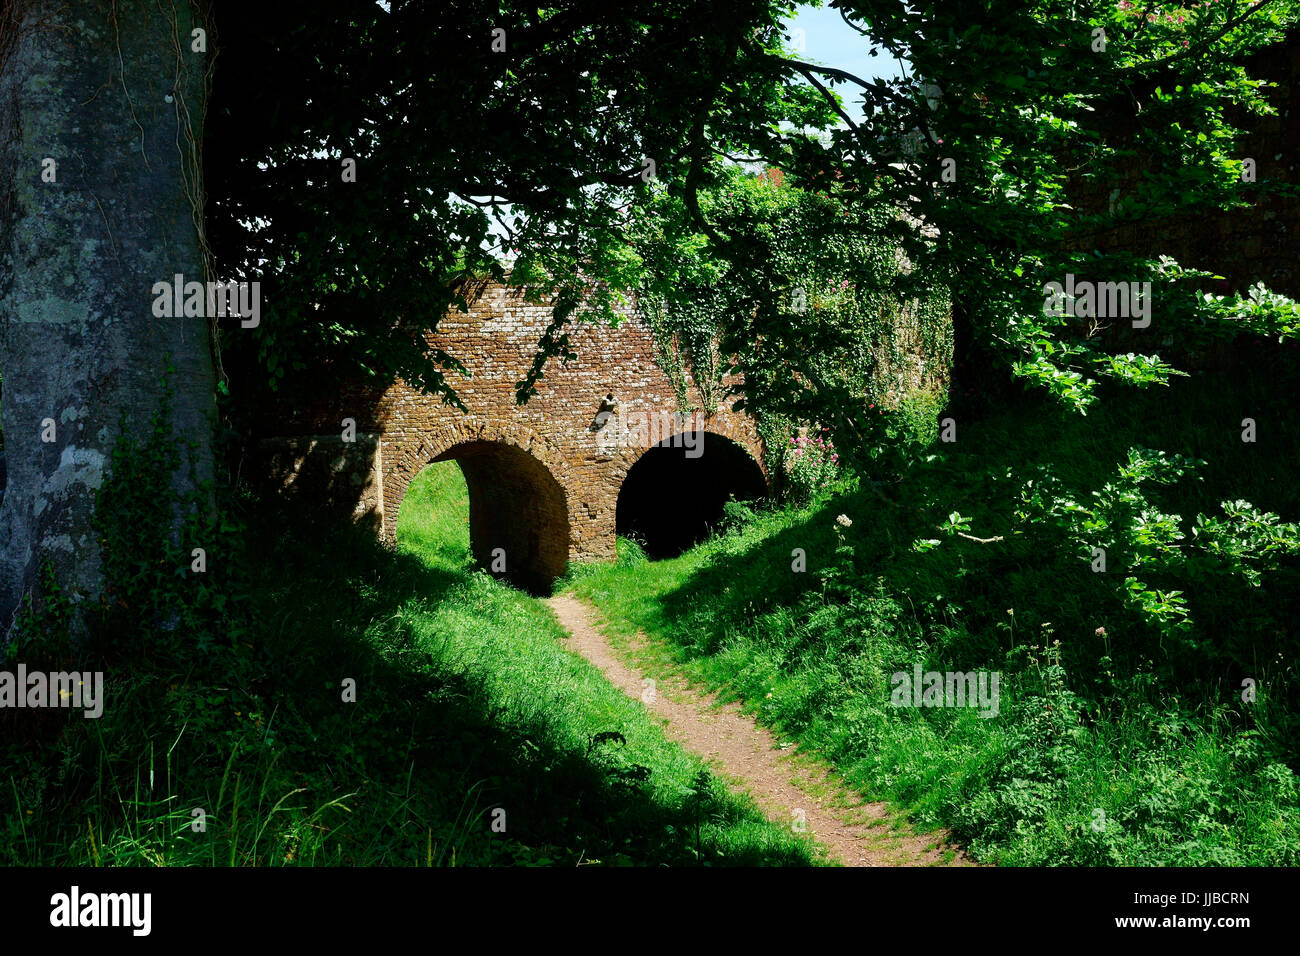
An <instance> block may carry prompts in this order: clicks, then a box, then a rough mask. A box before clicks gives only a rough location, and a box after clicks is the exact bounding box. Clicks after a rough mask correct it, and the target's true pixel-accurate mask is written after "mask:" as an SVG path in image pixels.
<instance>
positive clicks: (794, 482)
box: [784, 429, 840, 505]
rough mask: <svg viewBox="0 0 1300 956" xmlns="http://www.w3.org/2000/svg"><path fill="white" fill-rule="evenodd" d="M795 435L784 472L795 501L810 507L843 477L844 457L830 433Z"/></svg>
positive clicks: (789, 448)
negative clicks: (842, 458)
mask: <svg viewBox="0 0 1300 956" xmlns="http://www.w3.org/2000/svg"><path fill="white" fill-rule="evenodd" d="M828 432H829V429H822V431H821V433H817V432H813V433H812V434H810V435H795V436H793V437H792V438H791V439H790V441H789V444H788V445H787V446H786V450H785V461H784V471H785V476H786V479H787V481H788V490H789V494H790V496H791V498H792V499H793V500H794V501H795V502H796V503H797V504H799V505H807V504H808V503H809V502H811V501H812V500H813V499H814V498H815V497H817V496H818V495H820V494H821V493H822V492H824V491H827V490H828V489H830V488H831V487H832V486H833V485H834V484H835V481H836V479H837V478H838V477H839V474H840V456H839V453H838V452H836V451H835V443H834V442H833V441H831V439H830V436H829V434H828Z"/></svg>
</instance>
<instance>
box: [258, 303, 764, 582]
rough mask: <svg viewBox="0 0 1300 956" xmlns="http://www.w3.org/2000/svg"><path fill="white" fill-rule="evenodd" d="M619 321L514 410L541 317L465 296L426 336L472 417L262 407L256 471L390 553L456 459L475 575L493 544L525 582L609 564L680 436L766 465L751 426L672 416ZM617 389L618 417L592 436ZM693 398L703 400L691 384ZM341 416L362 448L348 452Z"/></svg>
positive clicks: (649, 347)
mask: <svg viewBox="0 0 1300 956" xmlns="http://www.w3.org/2000/svg"><path fill="white" fill-rule="evenodd" d="M625 315H626V317H625V319H624V321H623V322H622V323H621V324H620V325H619V326H618V327H617V328H610V327H609V326H607V325H605V324H590V325H588V324H577V325H575V326H574V327H573V329H572V330H571V332H570V342H571V345H572V348H573V350H574V351H575V352H576V353H577V358H576V359H575V360H573V361H570V362H569V363H568V365H567V366H565V365H562V364H561V363H560V361H559V360H558V359H552V360H550V362H548V364H547V366H546V370H545V374H544V376H543V378H542V380H541V381H540V382H539V384H538V394H537V395H536V396H534V397H533V398H532V399H530V400H529V401H528V402H527V403H526V404H525V405H522V406H521V405H517V404H516V402H515V387H516V383H517V382H518V381H519V380H520V379H522V378H523V376H524V374H525V372H526V371H527V369H528V368H529V366H530V364H531V362H532V359H533V356H534V354H535V352H536V349H537V343H538V341H539V339H540V338H541V336H542V334H543V332H544V331H545V329H546V327H547V326H548V325H549V324H550V321H551V308H550V306H549V305H546V304H543V305H535V304H530V303H528V302H526V301H525V300H524V298H523V294H522V291H521V290H519V289H515V288H507V287H503V286H499V285H496V284H485V285H483V286H481V287H480V288H478V289H477V290H475V292H474V294H473V295H472V296H471V297H470V309H469V312H468V313H462V312H459V311H452V312H450V313H449V314H448V315H446V316H445V317H444V318H443V319H442V320H441V321H440V323H439V327H438V331H437V332H436V333H435V334H433V335H432V336H430V337H429V343H430V345H431V346H433V347H437V348H441V349H444V350H445V351H446V352H448V353H449V354H451V355H453V356H455V357H456V358H458V359H459V360H460V361H461V362H462V363H464V365H465V366H466V368H467V370H468V371H469V373H470V375H469V377H462V376H459V375H457V374H455V373H451V374H450V375H449V377H450V381H451V384H452V385H453V387H454V388H455V389H456V391H457V392H458V394H459V396H460V398H461V401H463V402H464V403H465V405H466V407H467V409H468V414H464V413H462V412H460V411H459V410H458V409H456V408H454V407H453V406H450V405H447V404H444V403H443V402H442V400H441V399H440V398H434V397H430V396H427V395H423V394H421V393H419V392H417V391H416V390H415V389H412V388H410V387H409V386H407V385H406V384H405V383H401V382H399V383H398V384H396V385H394V386H392V387H390V388H388V389H386V390H382V391H369V392H368V391H366V390H365V389H363V388H360V387H357V388H352V389H345V390H344V391H343V393H342V394H339V395H336V396H321V397H320V398H319V400H318V401H316V402H315V403H314V404H313V405H311V406H310V407H305V408H300V409H296V410H292V411H286V410H283V409H277V410H273V411H271V410H268V413H267V416H266V424H265V426H264V427H266V428H268V429H271V432H270V433H272V434H275V435H276V436H277V437H275V438H272V439H267V440H265V441H264V442H262V446H261V447H262V453H263V454H262V460H261V462H260V463H259V465H258V467H259V468H260V469H263V473H265V474H269V475H271V476H272V477H273V479H274V480H275V481H276V482H277V484H278V486H279V487H282V488H291V487H293V486H294V485H295V484H296V485H298V486H300V487H301V488H304V489H307V488H309V489H311V493H312V494H313V496H314V497H317V496H320V495H326V496H329V497H330V498H331V500H332V501H333V502H334V506H335V507H336V508H337V509H338V510H339V511H340V512H350V513H352V514H353V516H354V517H358V518H366V519H367V520H370V521H372V522H373V523H374V524H375V526H376V527H377V530H378V532H379V533H380V535H381V536H382V537H383V538H384V540H386V541H388V542H389V543H392V542H393V540H394V533H395V529H396V521H397V513H398V509H399V508H400V507H401V503H402V498H403V496H404V495H405V494H406V489H407V487H408V486H409V484H410V482H411V480H412V479H413V478H414V477H415V476H416V475H417V474H418V473H419V471H420V470H421V469H422V468H423V467H424V466H425V465H427V464H429V463H430V462H434V461H443V460H448V459H455V460H456V461H457V462H458V463H459V464H460V466H461V469H462V471H463V472H464V473H465V477H466V481H467V483H468V485H469V489H470V511H471V514H470V522H471V543H472V547H473V550H474V554H475V557H476V558H477V559H478V560H479V561H480V562H481V563H482V564H484V566H487V567H491V566H492V561H493V552H494V551H495V550H496V549H498V548H500V549H501V550H502V551H503V552H504V560H505V562H506V569H507V573H513V574H514V575H515V576H516V577H518V578H520V579H521V583H524V584H525V585H532V584H534V583H539V582H541V581H543V580H548V579H549V578H550V577H553V576H554V575H556V574H558V573H560V572H562V571H563V568H564V564H565V562H566V561H568V560H584V559H592V558H608V557H612V556H613V555H614V539H615V510H616V505H617V502H618V493H619V489H620V487H621V486H622V483H623V479H624V477H625V476H626V475H627V472H628V469H629V468H631V467H632V465H633V464H634V463H635V462H636V461H637V459H638V458H639V457H640V456H641V455H642V454H643V453H644V452H645V451H646V450H647V449H648V448H650V447H651V446H653V445H654V444H656V443H658V442H659V441H661V440H664V439H668V438H671V437H672V434H673V433H674V432H679V431H680V430H681V429H682V427H683V426H684V427H685V428H698V429H702V430H703V431H705V432H707V433H710V434H713V435H718V436H721V437H723V438H725V439H728V440H730V441H732V442H735V443H736V444H737V445H739V446H740V447H742V448H743V449H745V450H746V452H747V453H748V457H749V459H750V460H752V462H753V463H754V465H756V466H757V467H758V468H759V469H763V467H764V466H763V454H762V443H761V441H760V439H759V437H758V433H757V430H756V428H755V424H754V421H753V420H752V419H751V418H749V417H748V416H746V415H743V414H737V413H734V412H731V411H730V410H728V409H726V408H723V409H721V410H719V411H718V412H716V413H714V414H712V415H705V414H704V413H703V412H697V413H695V415H694V417H693V418H691V419H687V420H683V419H681V417H680V415H679V414H678V407H677V400H676V397H675V393H674V391H673V388H672V385H671V383H670V382H669V380H668V377H667V375H666V374H665V373H664V371H663V370H662V369H661V368H660V366H659V365H658V364H657V363H656V362H655V359H654V346H653V341H652V338H651V333H650V330H649V328H648V327H647V326H646V325H645V324H644V322H643V321H641V320H640V319H639V318H638V317H637V316H636V315H634V314H633V313H631V312H630V311H628V312H627V313H625ZM611 393H612V394H613V395H614V397H615V401H616V403H617V407H616V409H615V410H614V411H613V412H612V413H608V417H607V419H606V421H605V424H604V425H603V427H600V428H597V427H595V425H596V424H597V417H598V415H599V414H600V412H601V407H602V406H601V402H602V400H603V399H604V398H605V396H607V395H609V394H611ZM691 395H692V400H693V401H694V402H695V403H696V404H702V403H701V402H700V396H699V393H698V390H697V389H696V388H695V387H694V385H693V384H692V386H691ZM349 418H350V419H353V420H354V422H355V428H356V432H357V435H358V441H357V442H356V443H346V442H343V441H342V437H341V435H342V431H343V427H344V425H343V422H344V420H345V419H349Z"/></svg>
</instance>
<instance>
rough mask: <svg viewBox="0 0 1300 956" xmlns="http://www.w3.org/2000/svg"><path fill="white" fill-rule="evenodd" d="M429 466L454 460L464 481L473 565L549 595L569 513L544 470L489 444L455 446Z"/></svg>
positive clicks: (564, 553)
mask: <svg viewBox="0 0 1300 956" xmlns="http://www.w3.org/2000/svg"><path fill="white" fill-rule="evenodd" d="M434 461H436V462H445V461H455V462H456V464H457V465H459V466H460V470H461V473H462V474H463V475H464V476H465V486H466V489H467V491H468V495H469V547H470V553H471V554H472V555H473V557H474V561H475V563H476V564H478V566H479V567H480V568H482V569H483V570H485V571H488V572H489V573H491V574H493V575H495V576H496V577H500V578H504V579H505V580H507V581H509V582H510V583H511V584H513V585H514V586H515V587H519V588H522V589H524V590H526V591H528V592H529V593H530V594H538V595H548V594H550V593H551V585H552V583H553V582H554V581H555V579H556V578H557V577H559V576H560V575H562V574H563V573H564V571H565V568H566V567H567V566H568V561H569V509H568V505H567V504H566V502H565V497H564V489H563V488H561V487H560V483H559V482H557V481H556V480H555V478H554V477H553V476H552V475H551V473H550V471H548V470H547V468H546V466H545V465H543V464H542V463H541V462H540V461H538V460H537V459H536V458H534V457H533V456H532V455H530V454H528V453H527V452H526V451H523V450H522V449H520V448H516V447H515V446H513V445H507V444H504V443H501V442H491V441H475V442H466V443H464V444H461V445H456V446H454V447H452V448H450V449H448V450H447V451H446V452H444V453H443V454H441V455H439V456H438V457H437V458H435V459H434ZM462 541H463V539H462Z"/></svg>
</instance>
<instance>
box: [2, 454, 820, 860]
mask: <svg viewBox="0 0 1300 956" xmlns="http://www.w3.org/2000/svg"><path fill="white" fill-rule="evenodd" d="M457 482H460V486H459V487H457ZM458 494H459V495H460V497H459V498H458V497H457V495H458ZM463 497H464V496H463V479H461V478H460V475H459V471H458V470H457V468H456V466H455V465H454V464H450V465H444V466H437V467H433V468H430V469H428V470H427V471H426V472H424V473H423V474H422V475H421V476H419V477H418V478H417V479H416V481H415V482H414V483H413V484H412V488H411V491H410V492H409V494H408V497H407V503H406V505H405V506H404V508H403V510H402V513H401V515H400V518H399V548H398V551H397V553H396V554H394V553H392V552H389V551H386V550H384V549H383V548H381V547H380V546H378V545H377V544H376V543H375V541H374V540H373V537H372V536H368V535H367V533H366V532H365V531H363V530H362V529H357V528H350V527H347V526H346V524H342V525H331V524H330V523H328V522H322V521H321V520H320V519H319V515H316V514H312V513H310V512H306V511H301V510H295V509H292V508H286V506H284V505H282V504H276V505H274V506H273V508H272V507H270V506H268V507H266V508H260V507H254V510H252V511H251V512H250V513H249V515H248V516H247V517H248V526H249V527H253V528H257V527H271V526H275V527H277V528H278V529H280V532H281V533H279V534H277V535H275V536H274V537H272V536H266V538H265V539H263V538H259V539H258V544H259V546H261V545H262V544H263V541H264V544H265V546H264V550H263V552H262V553H260V554H259V555H258V557H259V559H260V560H259V563H258V567H259V568H260V569H262V571H263V574H264V576H263V577H262V578H261V579H259V580H258V582H257V585H256V588H255V591H254V594H253V597H252V606H251V608H250V609H249V611H250V614H249V616H250V618H251V620H252V621H253V622H254V623H253V627H252V628H251V630H250V631H249V632H248V633H249V636H250V637H251V640H248V641H247V642H242V641H233V642H226V641H221V640H217V641H214V642H213V643H212V645H211V647H209V648H208V649H207V650H193V651H192V652H191V653H185V652H184V651H182V652H178V653H176V654H175V655H172V654H170V653H169V652H167V651H165V650H164V651H163V652H160V653H159V654H156V655H149V656H142V655H131V654H130V653H129V648H128V649H127V656H126V658H125V659H124V660H122V661H120V662H119V663H118V664H116V665H110V666H109V669H108V683H109V685H110V689H109V694H108V708H107V710H106V713H105V716H104V717H103V718H101V719H100V720H84V719H82V718H81V717H80V715H79V714H77V715H75V716H71V717H68V716H65V714H64V713H62V712H60V713H47V714H42V715H41V719H42V720H43V721H44V725H43V727H41V728H34V727H31V726H27V725H23V726H21V727H18V728H15V730H16V733H14V734H11V735H10V736H9V738H8V740H7V743H6V745H5V747H6V752H5V754H4V756H5V768H6V772H5V774H4V779H3V784H4V786H3V790H2V791H0V828H2V829H3V832H4V834H5V836H6V839H5V840H4V841H3V844H2V845H0V862H3V863H5V864H10V865H14V864H19V865H75V866H87V865H116V866H120V865H141V866H166V865H196V864H197V865H217V866H227V865H230V866H279V865H411V866H416V865H526V866H546V865H579V864H581V865H598V864H601V865H643V866H661V865H668V866H677V865H794V866H801V865H808V864H810V863H813V862H816V861H815V859H814V848H813V846H812V844H810V843H809V842H808V841H806V840H802V839H800V838H798V837H796V836H795V835H794V834H792V833H790V832H789V831H788V830H787V829H785V828H783V827H780V826H778V825H776V824H773V823H771V822H769V821H767V820H766V819H765V818H764V817H763V816H762V814H761V813H760V812H759V811H758V810H757V809H756V807H755V806H754V805H753V803H752V802H751V801H749V800H748V799H745V798H741V797H738V796H736V795H734V794H732V793H731V792H730V791H728V790H726V789H725V788H724V787H723V786H721V785H720V783H719V782H718V780H717V779H716V778H714V777H713V775H712V774H711V773H709V772H708V771H707V770H706V769H705V768H704V767H703V765H702V764H701V762H700V761H699V760H697V759H695V758H694V757H693V756H691V755H688V754H687V753H685V752H684V751H682V750H681V749H680V748H679V747H677V746H676V745H675V744H672V743H669V742H668V741H666V740H665V738H664V737H663V734H662V733H661V731H660V729H659V727H658V726H657V724H656V723H655V722H654V721H653V720H652V719H651V718H650V717H649V716H648V715H647V714H646V712H645V711H644V710H643V709H642V708H641V707H640V706H639V705H638V704H637V703H636V702H634V701H631V700H629V699H628V698H627V697H625V696H624V695H623V694H622V693H621V692H619V691H618V690H617V689H615V688H614V687H612V686H611V685H610V684H608V683H607V682H606V681H605V680H604V679H603V677H602V676H601V675H600V674H599V673H598V672H597V671H596V670H595V669H594V668H593V667H591V666H590V665H589V664H587V663H586V662H585V661H584V660H582V659H581V658H579V657H577V656H575V655H573V654H570V653H568V652H567V651H565V650H563V649H562V648H561V647H560V646H559V643H558V641H559V639H560V638H561V637H562V633H561V630H560V627H559V625H558V623H557V622H556V621H555V620H554V618H553V616H552V615H551V614H550V612H549V610H548V609H547V608H546V607H545V606H544V605H542V604H541V603H540V602H538V601H536V600H534V599H532V598H530V597H527V596H526V595H524V594H522V593H520V592H517V591H514V590H512V589H510V588H508V587H506V586H504V585H502V584H499V583H497V582H495V581H493V580H492V579H491V577H490V576H488V575H486V574H482V573H479V572H476V571H473V570H471V569H470V568H469V564H468V558H467V554H466V545H467V539H466V537H465V535H466V531H465V529H466V525H467V520H466V519H467V513H466V511H465V508H466V506H465V504H464V501H463ZM444 503H449V504H451V505H452V506H451V507H450V508H447V507H441V505H442V504H444ZM435 505H438V506H439V507H435ZM168 646H169V645H168ZM349 686H351V687H353V688H354V691H355V702H348V700H347V699H346V696H347V694H348V687H349ZM33 738H36V739H33ZM33 743H36V744H37V746H36V747H33V746H31V745H32V744H33ZM196 810H198V811H201V816H200V815H198V814H196V813H195V811H196Z"/></svg>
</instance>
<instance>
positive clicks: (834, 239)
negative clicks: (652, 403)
mask: <svg viewBox="0 0 1300 956" xmlns="http://www.w3.org/2000/svg"><path fill="white" fill-rule="evenodd" d="M714 174H715V175H716V176H717V177H718V181H719V184H718V185H717V186H716V187H714V188H712V189H709V190H706V191H704V192H702V193H701V195H700V197H699V205H700V209H701V211H702V212H703V214H704V215H705V216H706V217H707V218H708V220H709V222H710V223H712V224H713V225H714V226H716V227H717V228H718V229H720V230H723V231H725V232H726V234H727V235H728V236H729V237H730V238H729V240H728V241H727V243H726V244H725V248H724V247H723V245H722V244H720V243H719V242H718V241H717V240H716V239H715V238H714V237H710V236H709V235H706V234H705V233H703V232H701V231H698V230H697V229H696V226H695V220H694V219H693V217H692V215H691V212H690V210H689V209H688V208H687V206H686V203H685V201H684V200H682V199H681V198H680V197H678V196H675V195H673V193H672V192H671V191H670V190H668V189H661V190H658V191H656V192H654V193H653V194H652V196H651V199H650V201H649V202H648V203H647V204H646V205H645V206H643V207H641V208H639V209H638V210H637V211H636V212H635V214H634V224H633V227H632V229H631V232H632V234H633V236H634V237H635V238H634V242H635V246H636V248H637V250H638V253H639V255H640V256H641V259H642V263H643V270H644V271H643V275H642V278H641V285H640V288H639V300H640V301H641V302H642V303H644V304H645V305H644V306H643V308H644V310H645V311H646V313H647V315H648V316H649V318H650V326H651V329H652V331H653V332H654V336H655V340H656V348H657V350H658V352H659V355H660V357H661V362H663V363H664V364H665V370H666V371H667V373H668V375H669V377H670V379H672V380H673V381H674V383H675V384H676V383H684V382H685V380H686V374H685V369H687V368H688V369H689V371H690V374H691V377H692V379H693V380H694V382H695V383H696V384H697V386H698V387H699V390H700V393H701V395H702V396H703V398H704V402H705V405H706V407H708V406H709V404H710V401H711V400H712V401H714V402H716V401H720V400H723V399H730V400H731V401H732V402H733V403H735V404H736V405H737V406H738V407H743V408H746V409H748V410H749V411H751V412H753V413H756V414H760V415H766V416H776V417H779V418H781V419H782V420H784V421H787V422H788V423H789V424H790V425H793V424H794V423H797V422H814V421H816V422H825V421H826V419H827V418H828V417H830V415H831V414H832V409H834V408H837V407H838V409H839V410H840V412H841V414H842V415H844V416H845V417H852V418H854V419H855V420H863V419H866V417H867V416H866V415H865V412H866V410H867V409H868V408H869V407H871V408H874V407H875V406H877V405H882V406H883V405H892V404H897V403H898V402H899V401H900V400H901V399H902V397H903V396H904V395H905V394H907V393H908V392H910V391H911V390H912V389H913V388H914V387H915V386H916V385H918V384H919V381H920V380H921V379H923V378H926V377H935V378H937V379H938V380H939V381H943V380H944V378H945V377H946V373H947V365H948V363H949V362H950V360H951V351H952V338H951V321H950V315H949V311H948V300H947V296H946V294H945V290H944V289H942V287H940V286H938V285H937V284H935V285H933V286H931V287H930V288H929V289H928V290H926V291H925V292H924V293H921V294H917V295H914V296H913V297H912V298H911V299H910V300H908V301H901V300H899V299H898V298H897V296H895V295H894V294H893V292H892V291H891V284H892V282H893V281H894V278H895V276H896V274H897V273H898V271H899V270H900V269H905V268H907V264H906V263H905V262H904V261H903V260H901V259H900V256H899V253H898V249H897V247H896V245H895V243H894V242H893V240H892V239H891V238H890V237H889V235H888V228H887V227H888V225H889V224H890V222H891V221H892V220H893V219H894V218H895V215H894V214H893V213H891V212H890V210H889V209H888V208H887V207H880V208H877V207H873V206H872V205H870V204H868V203H857V202H854V203H850V202H847V201H844V200H841V199H833V198H831V197H829V196H826V195H824V194H821V193H818V192H815V191H810V190H805V189H800V188H796V187H794V186H792V185H790V184H788V183H787V182H785V181H783V177H782V176H781V174H780V172H779V171H776V170H769V171H768V172H766V173H763V174H755V173H751V172H747V171H745V169H743V168H742V167H740V166H739V165H737V164H734V163H720V164H718V165H717V167H716V168H715V169H714ZM765 316H771V317H772V318H771V319H770V320H768V321H766V322H765V320H764V317H765ZM728 373H739V376H738V377H737V378H735V379H727V375H728ZM679 401H681V397H680V395H679ZM789 437H790V436H789V434H788V432H787V433H786V434H784V435H782V436H781V437H780V441H779V446H780V447H784V445H785V444H786V441H787V440H788V438H789Z"/></svg>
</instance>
